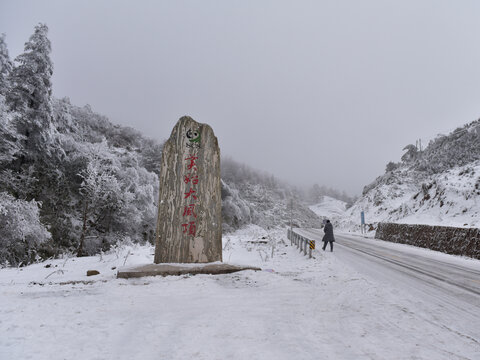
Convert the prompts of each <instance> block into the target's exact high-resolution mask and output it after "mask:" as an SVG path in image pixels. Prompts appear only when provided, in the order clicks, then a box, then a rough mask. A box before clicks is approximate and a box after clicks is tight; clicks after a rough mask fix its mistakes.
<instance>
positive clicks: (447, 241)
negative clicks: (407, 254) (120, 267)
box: [375, 223, 480, 259]
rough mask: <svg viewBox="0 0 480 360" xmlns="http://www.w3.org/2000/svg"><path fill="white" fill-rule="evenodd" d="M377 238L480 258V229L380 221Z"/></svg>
mask: <svg viewBox="0 0 480 360" xmlns="http://www.w3.org/2000/svg"><path fill="white" fill-rule="evenodd" d="M375 239H381V240H385V241H390V242H395V243H401V244H409V245H414V246H419V247H423V248H427V249H432V250H436V251H441V252H444V253H447V254H453V255H464V256H470V257H472V258H475V259H480V229H476V228H456V227H449V226H430V225H409V224H393V223H379V224H378V228H377V231H376V233H375Z"/></svg>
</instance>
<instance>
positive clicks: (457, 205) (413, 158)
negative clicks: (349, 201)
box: [334, 121, 480, 231]
mask: <svg viewBox="0 0 480 360" xmlns="http://www.w3.org/2000/svg"><path fill="white" fill-rule="evenodd" d="M479 146H480V123H479V121H477V122H473V123H471V124H468V125H466V126H465V127H463V128H461V129H457V130H455V131H454V132H453V133H452V134H450V135H448V136H441V137H438V138H437V139H436V140H434V141H432V142H431V143H430V144H429V146H428V147H427V148H426V149H425V150H424V151H423V152H419V151H417V150H416V149H415V147H414V146H413V145H410V146H408V147H406V148H405V149H406V150H407V153H406V154H405V155H404V156H403V157H402V163H398V164H394V163H390V164H388V165H387V172H386V173H385V174H384V175H382V176H380V177H378V178H377V179H376V180H375V181H374V182H373V183H372V184H370V185H367V186H366V187H365V189H364V192H363V196H362V197H360V198H359V199H358V200H357V202H356V203H355V204H354V205H353V206H352V207H351V208H349V209H348V210H347V211H346V213H345V214H344V215H343V216H338V217H336V218H335V219H334V220H335V222H336V223H337V226H340V227H341V228H343V229H345V230H350V231H352V230H358V229H359V224H360V213H361V212H362V211H364V212H365V220H366V223H367V224H372V227H371V228H372V229H373V228H375V226H376V224H377V223H378V222H380V221H390V222H397V223H408V224H428V225H443V226H455V227H480V217H479V214H480V149H479ZM462 154H463V155H462Z"/></svg>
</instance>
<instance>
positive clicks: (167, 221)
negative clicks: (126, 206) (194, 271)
mask: <svg viewBox="0 0 480 360" xmlns="http://www.w3.org/2000/svg"><path fill="white" fill-rule="evenodd" d="M215 261H222V198H221V185H220V149H219V147H218V141H217V138H216V137H215V135H214V133H213V130H212V128H211V127H210V126H209V125H207V124H200V123H198V122H196V121H195V120H193V119H192V118H191V117H188V116H184V117H182V118H181V119H180V120H178V122H177V124H176V125H175V127H174V128H173V130H172V134H171V135H170V138H169V139H168V140H167V142H166V143H165V145H164V147H163V153H162V161H161V165H160V194H159V204H158V219H157V234H156V244H155V259H154V262H155V263H156V264H159V263H208V262H215Z"/></svg>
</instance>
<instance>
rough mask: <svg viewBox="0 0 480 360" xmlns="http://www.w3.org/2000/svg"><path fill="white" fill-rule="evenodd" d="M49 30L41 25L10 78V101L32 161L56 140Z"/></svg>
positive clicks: (36, 28) (46, 151) (8, 101)
mask: <svg viewBox="0 0 480 360" xmlns="http://www.w3.org/2000/svg"><path fill="white" fill-rule="evenodd" d="M47 34H48V27H47V25H45V24H38V25H37V26H36V27H35V32H34V34H33V35H32V36H31V37H30V39H29V41H28V42H27V43H25V52H24V53H23V54H20V55H19V56H18V57H17V58H16V59H15V62H16V63H18V66H16V67H14V68H13V70H12V71H11V72H10V76H9V78H8V80H9V82H10V86H11V88H10V91H8V93H7V96H6V100H7V105H8V106H9V108H10V110H12V111H14V112H16V114H17V115H16V117H15V123H16V126H17V130H18V132H19V133H20V134H21V135H23V136H25V151H26V155H27V157H28V158H29V160H36V159H37V158H38V156H41V155H43V154H45V153H47V154H48V153H49V152H50V148H49V145H50V144H51V141H52V139H51V138H52V99H51V97H52V82H51V77H52V74H53V65H52V61H51V60H50V52H51V45H50V40H49V39H48V37H47Z"/></svg>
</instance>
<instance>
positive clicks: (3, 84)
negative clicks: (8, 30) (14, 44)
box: [0, 34, 13, 96]
mask: <svg viewBox="0 0 480 360" xmlns="http://www.w3.org/2000/svg"><path fill="white" fill-rule="evenodd" d="M12 67H13V64H12V61H11V60H10V57H9V56H8V49H7V44H6V43H5V34H2V35H0V96H5V94H6V93H7V91H8V88H9V81H8V76H9V75H10V72H11V71H12Z"/></svg>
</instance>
